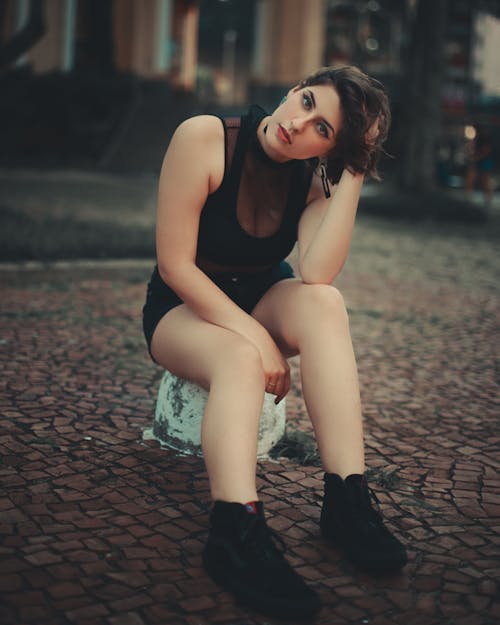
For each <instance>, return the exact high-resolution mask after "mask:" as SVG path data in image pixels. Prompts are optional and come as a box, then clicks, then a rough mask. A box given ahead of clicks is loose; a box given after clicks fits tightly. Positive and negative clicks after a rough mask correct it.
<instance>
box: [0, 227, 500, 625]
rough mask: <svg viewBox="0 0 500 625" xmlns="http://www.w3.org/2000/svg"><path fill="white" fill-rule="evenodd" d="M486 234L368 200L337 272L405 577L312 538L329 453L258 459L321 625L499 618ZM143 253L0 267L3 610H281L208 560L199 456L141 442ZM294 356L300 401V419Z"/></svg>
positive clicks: (486, 623) (147, 384)
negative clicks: (375, 208) (226, 582)
mask: <svg viewBox="0 0 500 625" xmlns="http://www.w3.org/2000/svg"><path fill="white" fill-rule="evenodd" d="M495 253H496V249H495V241H494V239H492V238H491V237H490V235H489V234H488V232H487V229H486V230H484V229H483V230H482V229H479V230H477V231H475V230H474V229H473V228H472V227H471V228H469V229H468V230H467V231H461V230H460V228H449V229H448V228H447V227H446V226H441V227H440V228H439V229H436V228H432V227H431V226H425V225H421V226H414V227H410V226H404V225H402V224H399V225H393V224H391V223H390V222H387V221H384V220H381V219H378V220H375V219H370V218H367V217H364V218H360V219H359V222H358V225H357V230H356V234H355V239H354V242H353V246H352V250H351V255H350V259H349V261H348V263H347V265H346V267H345V269H344V271H343V274H342V276H341V277H340V278H339V280H338V286H339V287H340V288H341V290H342V292H343V293H344V296H345V298H346V301H347V304H348V307H349V309H350V311H351V329H352V335H353V340H354V344H355V349H356V352H357V356H358V363H359V371H360V379H361V385H362V399H363V404H364V414H365V430H366V444H367V463H368V465H369V466H370V467H371V468H372V469H373V473H374V478H373V481H372V486H373V488H374V490H375V492H376V493H377V495H378V498H379V499H380V502H381V506H382V509H383V512H384V515H385V517H386V518H387V519H389V522H390V525H391V526H392V528H393V529H394V530H395V532H396V533H397V534H398V535H399V536H400V537H401V538H402V539H403V540H404V541H405V543H406V544H407V546H408V549H409V558H410V561H409V564H408V565H407V566H406V568H405V569H404V571H403V572H402V573H401V574H399V575H395V576H391V577H386V578H381V579H373V578H371V577H369V576H367V575H365V574H361V573H360V572H358V571H357V570H356V569H354V568H353V567H352V566H351V565H350V564H349V563H348V562H346V561H345V560H344V559H343V558H342V557H341V555H340V553H339V552H338V551H337V550H335V549H333V548H331V547H328V546H327V545H326V544H325V543H324V542H323V540H322V539H321V537H320V535H319V532H318V520H319V498H320V493H321V484H322V482H321V478H322V473H321V470H320V469H319V468H318V467H315V466H305V467H303V466H299V465H297V464H296V463H294V462H293V461H291V460H283V461H280V462H277V463H272V462H263V463H261V464H260V465H259V468H258V481H259V485H260V493H261V498H262V499H263V501H264V502H265V505H266V509H267V513H268V516H269V520H270V525H271V526H272V527H273V528H275V529H277V530H278V531H279V532H280V533H281V535H282V536H283V538H284V539H285V541H286V543H287V545H288V548H289V555H290V560H291V562H292V563H293V565H294V566H295V567H296V568H297V570H298V571H299V572H300V573H301V574H302V575H303V576H304V577H305V578H307V579H308V580H309V582H310V583H311V585H312V586H314V587H315V588H316V589H317V590H318V591H319V593H320V595H321V598H322V601H323V604H324V607H323V609H322V611H321V612H320V614H319V616H318V617H317V619H316V621H315V622H316V623H318V624H322V625H323V624H324V625H326V624H328V625H329V624H332V625H333V624H339V625H341V624H347V623H349V624H351V623H356V624H358V623H359V624H362V623H370V624H374V625H393V624H396V623H397V624H398V625H434V624H435V625H443V624H448V625H493V624H494V623H498V622H499V621H500V603H499V599H498V580H499V578H500V561H499V541H500V537H499V533H500V532H499V530H500V502H499V498H498V495H499V491H500V480H499V477H498V467H499V453H498V450H499V444H498V443H499V440H500V437H499V433H498V421H497V418H498V394H497V392H498V387H497V386H495V377H494V371H495V364H496V363H495V358H496V352H497V350H498V335H499V334H498V317H497V313H498V303H499V299H498V284H499V276H498V266H497V265H498V262H497V257H496V256H495ZM149 271H150V263H143V262H130V263H120V264H117V265H116V266H115V265H112V264H111V265H107V264H104V263H101V264H99V263H98V264H96V265H95V266H92V265H90V266H73V265H61V266H48V267H45V268H40V269H36V268H34V269H33V268H32V269H27V268H24V269H20V268H17V269H16V268H10V269H8V270H6V269H4V270H3V271H0V281H1V286H2V297H1V302H0V310H1V312H2V321H1V328H0V329H1V334H0V349H1V354H2V356H1V361H0V362H1V366H2V377H1V387H2V393H1V398H0V409H1V410H0V413H1V416H0V446H1V454H2V455H1V457H2V467H1V472H0V476H1V482H0V559H1V560H0V562H1V564H0V596H1V607H0V621H1V622H2V623H3V624H4V625H27V624H31V623H36V624H37V625H45V624H50V625H56V624H57V625H59V624H66V623H68V624H70V625H149V624H150V625H157V624H158V625H159V624H162V625H208V624H219V623H220V624H227V625H257V624H260V625H264V624H268V625H269V624H272V623H274V621H273V620H272V619H268V618H265V617H261V616H258V615H256V614H255V613H253V612H251V611H248V610H246V609H245V608H243V607H241V606H238V605H236V604H235V603H234V601H233V599H232V598H231V597H230V596H229V595H228V594H226V593H225V592H222V591H221V590H220V589H219V588H218V587H217V586H216V585H215V584H214V583H213V582H212V581H211V580H210V579H208V578H207V577H206V575H205V574H204V572H203V570H202V568H201V558H200V552H201V549H202V546H203V544H204V540H205V536H206V528H207V520H208V512H209V508H210V502H209V497H208V487H207V477H206V473H205V471H204V467H203V464H202V461H201V460H200V459H198V458H192V457H179V456H177V455H175V454H174V453H172V452H170V451H167V450H162V449H161V448H160V447H159V445H158V443H157V442H155V441H144V440H142V432H143V430H144V429H146V428H148V427H150V425H151V420H152V415H153V411H154V402H155V394H156V391H157V388H158V384H159V380H160V376H161V370H160V369H158V368H157V367H155V366H154V365H153V364H152V363H151V362H150V361H149V360H148V358H147V355H146V351H145V348H144V345H143V340H142V336H141V328H140V309H141V306H142V300H143V296H144V290H145V286H144V285H145V282H146V280H147V277H148V274H149ZM292 365H293V367H292V372H293V382H294V384H293V389H292V392H291V396H290V398H289V400H288V420H289V422H290V423H291V424H294V425H296V426H297V427H299V428H301V429H304V430H306V431H310V425H309V423H308V420H307V418H306V413H305V408H304V405H303V402H302V399H301V397H300V390H299V387H298V382H299V375H298V361H297V359H294V360H293V361H292Z"/></svg>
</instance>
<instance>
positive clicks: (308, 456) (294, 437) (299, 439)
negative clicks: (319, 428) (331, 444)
mask: <svg viewBox="0 0 500 625" xmlns="http://www.w3.org/2000/svg"><path fill="white" fill-rule="evenodd" d="M269 455H270V457H271V458H273V459H274V460H277V459H278V458H289V459H290V460H294V461H295V462H297V463H298V464H300V465H304V466H305V465H309V466H316V467H319V466H321V461H320V458H319V453H318V448H317V446H316V441H315V440H314V437H313V436H312V434H309V433H307V432H301V431H300V430H296V429H293V428H287V429H286V431H285V435H284V436H283V437H282V438H281V439H280V440H279V441H278V442H277V443H276V445H275V446H274V447H273V448H272V449H271V451H270V452H269Z"/></svg>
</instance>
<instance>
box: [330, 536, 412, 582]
mask: <svg viewBox="0 0 500 625" xmlns="http://www.w3.org/2000/svg"><path fill="white" fill-rule="evenodd" d="M321 535H322V536H323V538H324V539H325V540H326V541H327V542H328V543H329V544H330V545H332V546H333V547H336V548H337V549H339V550H340V551H342V553H343V554H344V556H345V557H346V558H347V559H348V560H349V561H350V562H352V563H353V564H354V565H355V566H357V567H358V568H359V569H360V570H362V571H364V572H365V573H370V574H372V575H393V574H395V573H399V572H400V571H401V569H402V568H404V567H405V566H406V565H407V564H408V558H407V557H406V556H405V557H404V558H400V559H399V560H392V561H385V562H380V561H378V562H373V563H372V562H366V561H363V560H359V559H358V558H357V557H356V555H355V554H353V553H351V552H350V551H349V550H348V549H346V548H345V547H344V546H343V545H342V544H340V543H339V541H338V540H337V539H336V537H334V536H331V535H330V534H328V532H325V531H324V530H323V529H322V530H321Z"/></svg>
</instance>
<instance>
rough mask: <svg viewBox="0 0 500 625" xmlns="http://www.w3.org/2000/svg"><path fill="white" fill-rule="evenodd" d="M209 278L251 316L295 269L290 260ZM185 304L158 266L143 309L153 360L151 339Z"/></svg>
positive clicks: (145, 328)
mask: <svg viewBox="0 0 500 625" xmlns="http://www.w3.org/2000/svg"><path fill="white" fill-rule="evenodd" d="M207 275H208V277H209V278H210V279H211V280H213V281H214V282H215V284H216V285H217V286H218V287H219V288H220V289H221V290H222V291H224V293H225V294H226V295H227V296H228V297H230V298H231V299H232V300H233V302H235V303H236V304H238V306H239V307H240V308H242V309H243V310H244V311H245V312H247V313H248V314H250V313H251V312H252V310H253V309H254V308H255V306H256V304H257V302H258V301H259V300H260V298H261V297H262V296H263V295H264V293H266V291H268V290H269V289H270V288H271V287H272V286H273V284H275V283H276V282H279V281H280V280H285V279H286V278H293V277H294V273H293V270H292V268H291V267H290V265H289V264H288V263H287V262H286V261H281V262H280V263H277V264H276V265H274V266H273V267H271V268H270V269H266V270H265V271H259V272H257V273H247V272H238V273H218V274H208V273H207ZM182 303H183V302H182V300H181V298H180V297H179V296H178V295H177V294H176V293H175V292H174V291H173V290H172V289H171V288H170V287H169V286H167V285H166V284H165V282H163V280H162V279H161V277H160V274H159V273H158V267H155V268H154V271H153V275H152V276H151V280H150V281H149V284H148V290H147V295H146V303H145V304H144V308H143V309H142V327H143V330H144V337H145V338H146V343H147V346H148V351H149V355H150V356H151V358H152V359H153V360H154V358H153V357H152V355H151V340H152V338H153V333H154V331H155V330H156V326H157V325H158V322H159V321H160V319H161V318H162V317H163V316H164V315H165V314H166V313H168V311H169V310H172V308H175V307H176V306H179V305H180V304H182Z"/></svg>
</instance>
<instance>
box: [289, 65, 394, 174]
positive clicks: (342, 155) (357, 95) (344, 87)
mask: <svg viewBox="0 0 500 625" xmlns="http://www.w3.org/2000/svg"><path fill="white" fill-rule="evenodd" d="M325 84H326V85H328V84H330V85H332V86H333V87H334V89H335V91H336V92H337V93H338V95H339V98H340V103H341V107H342V116H343V122H342V125H341V128H340V130H339V131H338V133H337V135H336V141H335V146H334V147H333V148H332V150H331V152H330V153H329V154H328V155H327V157H326V161H327V162H326V170H327V175H328V178H329V179H330V180H331V181H332V182H334V183H335V182H338V180H339V178H340V176H341V174H342V170H343V169H344V168H347V169H348V170H349V171H351V172H353V173H354V172H356V173H364V174H367V175H369V176H371V177H372V178H375V179H376V180H380V177H379V175H378V171H377V163H378V159H379V157H380V154H381V152H382V144H383V143H384V141H385V140H386V138H387V133H388V131H389V126H390V123H391V111H390V108H389V100H388V97H387V94H386V91H385V89H384V87H383V86H382V84H381V83H380V82H379V81H378V80H375V79H374V78H371V77H370V76H368V75H367V74H365V73H364V72H362V71H361V70H360V69H359V68H357V67H355V66H352V65H351V66H345V67H339V68H333V67H323V68H321V69H319V70H318V71H316V72H314V74H311V75H310V76H308V77H307V78H304V80H302V82H301V83H300V84H299V87H300V88H301V89H302V88H304V87H308V86H312V85H325ZM377 119H378V121H379V133H378V136H377V137H376V138H375V139H374V140H373V141H370V140H368V139H367V137H366V134H367V132H368V130H369V129H370V128H371V126H372V124H373V123H374V122H375V121H376V120H377Z"/></svg>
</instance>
